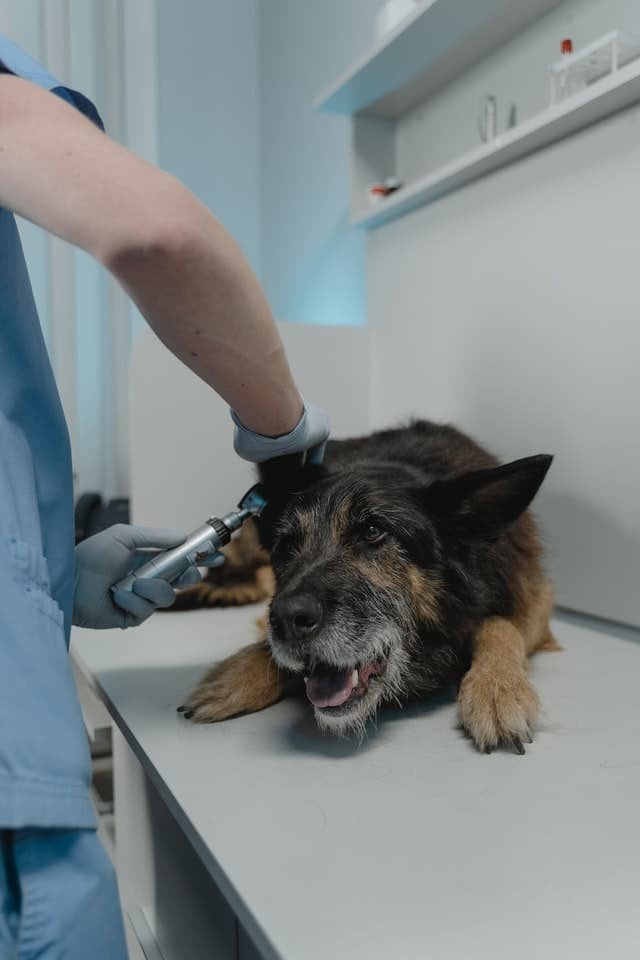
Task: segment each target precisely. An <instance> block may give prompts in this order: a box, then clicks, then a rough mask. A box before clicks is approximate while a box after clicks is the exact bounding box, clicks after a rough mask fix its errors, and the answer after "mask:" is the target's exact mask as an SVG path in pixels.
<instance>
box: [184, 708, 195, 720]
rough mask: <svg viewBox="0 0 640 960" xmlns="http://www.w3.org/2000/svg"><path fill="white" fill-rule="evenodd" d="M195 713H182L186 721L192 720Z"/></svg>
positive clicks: (190, 711) (186, 711)
mask: <svg viewBox="0 0 640 960" xmlns="http://www.w3.org/2000/svg"><path fill="white" fill-rule="evenodd" d="M193 713H194V711H193V710H183V711H182V716H183V717H184V718H185V720H191V717H192V716H193Z"/></svg>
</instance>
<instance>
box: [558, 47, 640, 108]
mask: <svg viewBox="0 0 640 960" xmlns="http://www.w3.org/2000/svg"><path fill="white" fill-rule="evenodd" d="M564 44H570V41H568V40H566V41H565V40H563V46H564ZM638 56H640V42H639V41H637V40H636V39H635V38H632V37H629V36H625V35H623V34H621V33H620V31H619V30H611V31H610V32H609V33H606V34H605V35H604V36H603V37H600V38H599V39H598V40H594V42H593V43H590V44H588V45H587V46H586V47H583V48H582V49H581V50H576V51H575V53H563V55H562V57H561V58H560V59H559V60H557V61H556V63H554V64H553V65H552V67H551V69H550V87H551V104H552V105H553V104H555V103H560V102H561V101H562V100H566V99H567V97H570V96H573V95H574V94H576V93H579V92H580V90H584V88H585V87H587V86H589V85H590V84H592V83H595V82H596V81H598V80H601V79H602V78H603V77H606V76H609V75H610V74H612V73H614V72H615V71H616V70H618V69H619V68H620V67H623V66H624V65H625V64H627V63H629V62H630V61H631V60H635V58H636V57H638Z"/></svg>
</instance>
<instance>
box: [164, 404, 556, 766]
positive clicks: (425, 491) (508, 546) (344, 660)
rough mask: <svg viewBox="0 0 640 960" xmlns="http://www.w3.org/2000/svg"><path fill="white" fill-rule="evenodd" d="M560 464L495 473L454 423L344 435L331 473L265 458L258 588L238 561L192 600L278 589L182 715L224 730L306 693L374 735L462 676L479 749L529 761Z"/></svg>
mask: <svg viewBox="0 0 640 960" xmlns="http://www.w3.org/2000/svg"><path fill="white" fill-rule="evenodd" d="M551 460H552V458H551V457H550V456H534V457H527V458H525V459H523V460H516V461H515V462H513V463H508V464H506V465H504V466H499V465H498V462H497V461H496V459H495V458H494V457H493V456H491V454H489V453H487V452H486V450H483V449H482V447H480V446H479V445H478V444H477V443H475V442H474V441H473V440H471V439H470V438H469V437H467V436H465V435H464V434H463V433H461V432H460V431H458V430H456V429H454V428H453V427H451V426H444V425H439V424H435V423H429V422H427V421H417V422H414V423H412V424H410V425H409V426H408V427H405V428H401V429H395V430H385V431H382V432H379V433H374V434H372V435H370V436H368V437H364V438H362V439H354V440H341V441H331V442H329V444H328V446H327V451H326V457H325V462H324V464H323V465H322V466H321V467H297V468H296V467H293V468H292V467H291V464H288V465H287V468H286V469H285V468H284V467H283V464H282V462H279V463H278V462H273V463H271V464H268V463H267V464H265V465H263V467H262V468H261V480H262V482H263V484H264V485H265V487H266V492H267V496H268V498H269V505H268V507H267V509H266V510H265V513H264V514H263V516H262V518H261V519H260V521H258V533H259V537H260V541H261V544H262V547H263V548H265V549H266V550H267V551H268V553H265V552H264V551H261V550H260V548H259V547H258V545H257V544H254V546H255V548H256V550H255V551H254V560H253V567H252V570H251V576H252V577H253V583H252V584H250V585H249V586H248V587H247V571H248V569H249V567H250V566H251V564H248V563H247V561H248V557H247V556H246V554H245V556H244V558H242V557H241V558H240V560H239V561H238V558H237V557H236V558H235V560H234V558H233V555H231V556H230V557H229V562H228V564H227V568H228V569H227V570H226V571H225V570H224V568H223V571H222V573H219V572H218V571H212V578H213V579H212V581H210V582H209V583H205V584H203V585H200V586H199V587H196V588H193V590H191V591H186V593H185V594H184V595H183V596H182V599H181V601H180V604H179V606H180V607H181V608H183V609H184V608H185V607H186V606H191V607H193V606H206V605H216V604H218V603H225V602H226V603H229V602H231V603H234V602H251V601H255V600H257V599H262V598H268V597H269V596H270V595H271V594H272V596H271V606H270V610H269V615H268V620H267V619H266V618H265V622H264V624H263V627H264V636H263V638H262V639H261V640H260V641H259V642H258V643H254V644H252V645H251V646H248V647H246V648H244V649H243V650H241V651H240V652H239V653H236V654H235V655H234V656H231V657H229V658H228V659H226V660H224V661H222V662H221V663H219V664H217V665H216V666H214V667H213V668H212V669H211V670H210V671H209V673H208V674H207V675H206V676H205V677H204V678H203V680H202V681H201V683H200V684H199V686H198V687H197V688H196V690H195V691H194V692H193V693H192V694H191V696H190V697H189V699H188V700H187V703H186V704H185V706H184V707H182V708H180V709H181V710H182V711H183V712H184V714H185V716H186V717H189V718H192V719H193V720H195V721H198V722H211V721H218V720H224V719H226V718H228V717H231V716H234V715H237V714H240V713H248V712H252V711H256V710H261V709H263V708H264V707H267V706H269V705H270V704H272V703H275V702H276V701H277V700H279V699H280V698H282V697H283V696H286V695H289V694H295V693H300V694H303V693H305V692H306V696H307V698H308V700H309V701H310V703H311V704H312V706H313V711H314V714H315V718H316V720H317V723H318V725H319V726H320V727H321V728H323V729H326V730H329V731H331V732H333V733H335V734H337V735H339V736H345V735H349V734H352V733H355V734H359V735H362V734H363V733H364V730H365V726H366V724H367V721H368V720H369V719H370V718H371V717H373V716H374V715H375V713H376V711H377V709H378V707H379V706H380V705H381V704H384V703H393V702H395V703H397V704H404V703H406V702H407V701H410V700H414V699H415V698H422V697H425V696H427V695H428V694H429V693H431V692H432V691H434V690H437V689H438V688H442V687H444V686H447V685H450V684H451V683H456V684H458V685H459V693H458V704H459V712H460V721H461V724H462V726H463V728H464V729H465V730H466V731H467V733H468V734H469V736H470V737H471V738H472V740H473V741H474V743H475V744H476V745H477V747H478V748H480V749H481V750H484V751H486V752H489V751H491V750H492V749H493V748H494V747H496V746H497V745H499V744H503V745H507V746H509V747H511V749H513V750H515V751H516V752H518V753H524V746H523V743H524V742H529V743H530V742H531V737H532V733H533V731H534V729H535V723H536V717H537V712H538V697H537V695H536V692H535V690H534V689H533V687H532V686H531V684H530V683H529V680H528V679H527V672H526V657H527V655H528V654H531V653H533V652H534V651H535V650H541V649H544V648H546V649H554V648H557V647H556V644H555V642H554V640H553V637H552V635H551V632H550V629H549V616H550V613H551V609H552V604H553V592H552V588H551V586H550V584H549V582H548V580H547V579H546V577H545V573H544V570H543V567H542V562H541V560H542V548H541V544H540V540H539V537H538V533H537V530H536V525H535V522H534V519H533V517H532V516H531V514H530V513H529V511H528V510H527V508H528V506H529V504H530V503H531V500H532V499H533V497H534V496H535V494H536V492H537V490H538V488H539V487H540V484H541V483H542V481H543V479H544V477H545V474H546V472H547V470H548V469H549V466H550V464H551ZM246 549H247V547H246V544H245V546H244V547H241V548H240V550H241V552H242V550H245V551H246ZM236 550H238V547H236ZM269 557H270V561H271V567H272V569H273V574H274V575H275V583H274V582H273V578H272V576H271V572H270V569H269V567H268V566H267V563H268V561H269ZM216 577H218V578H223V580H222V582H216V581H215V578H216ZM224 577H227V583H226V584H225V583H224ZM243 578H244V580H243ZM243 591H244V592H243Z"/></svg>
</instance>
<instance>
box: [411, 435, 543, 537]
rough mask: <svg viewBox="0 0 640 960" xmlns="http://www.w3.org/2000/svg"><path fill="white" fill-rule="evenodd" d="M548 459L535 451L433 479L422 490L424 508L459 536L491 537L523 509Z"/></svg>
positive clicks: (502, 531)
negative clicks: (497, 465) (490, 464)
mask: <svg viewBox="0 0 640 960" xmlns="http://www.w3.org/2000/svg"><path fill="white" fill-rule="evenodd" d="M552 460H553V457H551V456H548V455H546V454H539V455H538V456H535V457H525V458H524V459H522V460H514V461H513V463H507V464H505V465H504V466H501V467H490V468H489V469H486V470H473V471H472V472H470V473H463V474H461V475H459V476H457V477H451V478H450V479H448V480H436V481H435V482H434V483H432V484H431V486H430V487H428V488H427V491H426V501H427V506H428V509H429V511H430V512H431V513H433V515H434V516H435V517H439V518H441V519H442V520H444V521H445V522H449V523H452V524H453V525H454V527H455V529H456V530H457V531H459V532H460V533H462V534H463V535H466V536H469V537H473V538H477V539H482V540H494V539H496V538H497V537H499V536H500V534H502V533H504V531H505V530H507V528H508V527H509V526H511V524H512V523H513V522H514V521H515V520H517V518H518V517H519V516H520V514H521V513H523V512H524V511H525V510H526V509H527V507H528V506H529V504H530V503H531V501H532V500H533V498H534V497H535V495H536V493H537V492H538V489H539V487H540V485H541V483H542V481H543V480H544V478H545V476H546V474H547V470H548V469H549V467H550V466H551V461H552Z"/></svg>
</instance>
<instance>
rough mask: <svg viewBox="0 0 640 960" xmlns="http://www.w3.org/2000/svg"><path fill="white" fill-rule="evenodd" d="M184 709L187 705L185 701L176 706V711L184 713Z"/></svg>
mask: <svg viewBox="0 0 640 960" xmlns="http://www.w3.org/2000/svg"><path fill="white" fill-rule="evenodd" d="M186 709H187V705H186V704H185V703H181V704H180V706H179V707H176V713H184V712H185V710H186Z"/></svg>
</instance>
